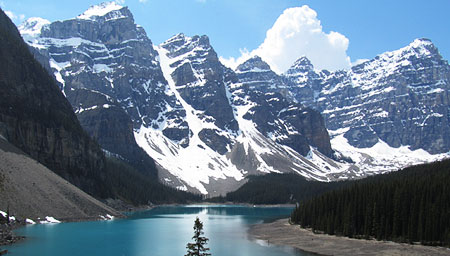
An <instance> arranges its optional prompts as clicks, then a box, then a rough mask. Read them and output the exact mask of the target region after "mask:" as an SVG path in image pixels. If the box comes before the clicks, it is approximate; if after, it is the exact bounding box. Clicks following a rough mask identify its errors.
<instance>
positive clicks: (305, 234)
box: [249, 219, 450, 256]
mask: <svg viewBox="0 0 450 256" xmlns="http://www.w3.org/2000/svg"><path fill="white" fill-rule="evenodd" d="M249 234H250V236H251V237H253V238H255V239H258V240H263V241H267V242H268V243H269V244H275V245H285V246H292V247H295V248H298V249H300V250H303V251H308V252H313V253H317V254H320V255H336V256H337V255H364V256H371V255H396V256H398V255H417V256H419V255H450V249H448V248H443V247H431V246H423V245H411V244H401V243H395V242H389V241H376V240H360V239H351V238H347V237H338V236H330V235H325V234H315V233H313V232H312V231H310V230H306V229H302V228H300V227H299V226H297V225H291V224H289V222H288V219H280V220H277V221H275V222H272V223H263V224H257V225H254V226H252V227H251V228H250V230H249Z"/></svg>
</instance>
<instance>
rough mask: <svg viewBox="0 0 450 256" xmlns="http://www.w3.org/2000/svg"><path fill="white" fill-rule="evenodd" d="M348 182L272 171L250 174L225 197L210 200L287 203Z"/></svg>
mask: <svg viewBox="0 0 450 256" xmlns="http://www.w3.org/2000/svg"><path fill="white" fill-rule="evenodd" d="M345 184H346V182H332V183H327V182H319V181H308V180H306V179H305V178H304V177H302V176H300V175H297V174H277V173H270V174H267V175H263V176H250V177H249V181H248V182H247V183H246V184H244V185H243V186H242V187H240V188H239V189H238V190H236V191H234V192H230V193H228V194H227V195H226V196H225V197H223V198H213V199H210V201H216V202H217V201H221V200H222V201H229V202H236V203H250V204H286V203H295V202H298V201H300V200H304V199H307V198H310V197H312V196H315V195H318V194H321V193H324V192H326V191H330V190H332V189H335V188H338V187H341V186H343V185H345Z"/></svg>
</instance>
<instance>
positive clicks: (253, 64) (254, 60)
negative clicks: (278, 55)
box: [236, 55, 271, 72]
mask: <svg viewBox="0 0 450 256" xmlns="http://www.w3.org/2000/svg"><path fill="white" fill-rule="evenodd" d="M236 71H238V72H249V71H252V72H256V71H259V72H261V71H271V69H270V66H269V64H267V63H266V62H265V61H263V60H262V59H261V57H259V56H257V55H256V56H253V57H251V58H250V59H248V60H246V61H245V62H244V63H242V64H241V65H239V66H238V67H237V68H236Z"/></svg>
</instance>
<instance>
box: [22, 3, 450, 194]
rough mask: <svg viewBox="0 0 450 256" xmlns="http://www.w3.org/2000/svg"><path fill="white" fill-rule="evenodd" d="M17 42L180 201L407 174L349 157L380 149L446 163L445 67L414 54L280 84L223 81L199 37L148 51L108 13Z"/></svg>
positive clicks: (299, 74)
mask: <svg viewBox="0 0 450 256" xmlns="http://www.w3.org/2000/svg"><path fill="white" fill-rule="evenodd" d="M21 33H22V36H23V37H24V38H25V39H26V41H27V42H28V43H29V45H30V46H31V47H33V48H34V52H35V55H36V56H37V57H39V60H40V61H42V62H43V63H44V66H47V69H49V70H50V72H51V73H52V74H54V76H55V78H56V79H57V80H58V82H59V83H60V87H61V89H62V90H63V92H64V93H65V95H66V97H67V98H68V100H69V101H70V103H71V104H72V107H73V109H74V111H75V113H76V114H77V116H78V119H79V120H80V121H81V124H82V125H83V127H84V128H85V129H86V130H87V131H88V132H89V134H90V135H91V136H94V137H95V138H96V139H97V140H98V141H99V143H100V145H101V146H102V148H103V149H104V150H106V151H108V152H109V153H111V154H113V155H116V156H117V157H119V158H122V159H124V160H126V161H128V163H130V164H132V165H134V166H136V163H141V164H140V166H141V169H142V168H144V167H145V166H148V165H149V164H151V163H152V160H151V158H150V157H152V158H153V159H154V161H155V162H156V165H157V166H160V167H162V168H160V170H159V174H160V179H161V180H162V181H163V182H164V183H166V184H169V185H171V186H173V187H177V188H178V189H181V190H192V191H197V192H201V193H205V194H206V193H213V194H220V193H222V194H223V193H224V192H227V191H230V190H232V189H234V188H236V186H237V185H238V184H241V183H242V182H243V180H244V178H245V177H246V176H247V175H249V174H262V173H268V172H283V173H286V172H287V173H289V172H294V173H298V174H300V175H303V176H305V177H307V178H310V179H316V180H322V181H329V180H336V179H347V178H355V177H363V176H365V175H368V174H367V173H368V171H369V170H370V169H371V168H372V167H373V166H374V165H377V168H376V169H375V171H373V172H372V173H374V172H381V171H386V170H391V169H393V168H394V169H396V168H398V167H399V165H400V166H401V165H404V164H410V162H409V161H408V163H406V162H404V161H403V160H398V159H394V158H393V159H390V160H389V161H391V160H392V161H393V162H395V163H396V164H392V165H391V167H388V165H389V164H386V163H384V162H386V161H385V160H384V159H378V158H377V159H375V157H372V156H371V154H372V153H371V152H369V153H368V152H362V153H361V155H358V157H357V156H356V155H353V154H352V153H351V152H350V150H354V149H355V150H357V149H360V148H371V147H372V146H375V145H378V143H379V142H381V141H383V143H384V142H386V143H387V144H388V145H387V147H389V150H390V149H391V148H395V147H398V146H400V145H409V146H410V147H411V149H419V148H421V149H425V150H428V151H429V152H431V153H438V152H447V151H448V150H449V148H448V138H446V137H445V135H444V134H447V133H448V132H447V131H448V126H449V125H448V82H447V81H448V64H447V63H446V62H445V61H443V60H442V58H441V57H440V56H439V55H438V53H437V50H436V49H435V48H434V46H430V44H431V43H426V41H424V40H419V41H418V42H416V41H415V43H413V44H412V45H413V46H410V47H409V48H410V50H409V51H406V52H405V53H402V52H403V49H402V50H399V52H394V53H386V54H383V55H380V56H379V57H377V58H375V59H374V60H372V61H370V62H366V63H364V64H361V65H359V66H356V67H354V68H353V69H352V70H350V71H336V72H329V71H325V70H324V71H320V72H318V71H316V70H314V67H313V65H312V64H311V62H310V61H309V60H308V59H307V58H306V57H302V58H300V59H299V60H298V61H297V62H295V63H294V65H293V67H292V68H291V69H290V70H289V71H287V72H286V73H285V74H282V75H279V74H276V73H275V72H273V71H272V70H271V69H270V66H269V65H268V64H267V63H265V62H264V61H263V60H262V59H261V58H259V57H257V56H255V57H253V58H251V59H249V60H247V61H246V62H245V63H243V64H242V65H240V66H239V67H238V68H237V69H236V70H231V69H229V68H227V67H225V66H224V65H222V64H221V63H220V61H219V59H218V57H217V54H216V52H215V51H214V48H213V47H212V46H211V44H210V42H209V39H208V37H207V36H193V37H189V36H186V35H184V34H178V35H175V36H174V37H172V38H170V39H168V40H167V41H166V42H164V43H162V44H161V45H160V46H154V45H153V44H152V42H151V41H150V39H149V38H148V37H147V35H146V33H145V31H144V30H143V28H142V27H140V26H139V25H136V24H135V23H134V19H133V16H132V14H131V13H130V11H129V10H128V8H126V7H122V6H119V5H117V4H115V3H105V4H100V5H98V6H93V7H91V8H90V9H89V10H87V11H86V12H85V13H83V14H81V15H79V16H78V17H76V18H73V19H69V20H65V21H57V22H53V23H50V22H48V21H44V20H42V19H32V20H29V21H27V22H25V23H24V24H23V25H22V26H21ZM415 44H417V45H415ZM420 45H422V46H423V47H422V46H420ZM426 45H428V46H426ZM433 49H434V50H433ZM427 52H430V54H431V55H432V56H435V57H430V58H428V57H427V56H429V54H428V53H427ZM431 55H430V56H431ZM381 60H383V63H381V62H380V61H381ZM408 63H409V64H408ZM427 70H428V71H427ZM421 72H422V73H421ZM415 74H419V75H415ZM439 81H443V82H439ZM419 91H420V92H421V93H420V95H419V94H418V92H419ZM393 99H394V100H393ZM407 109H408V112H407V114H404V112H402V111H406V110H407ZM327 128H328V129H327ZM341 128H343V129H341ZM408 130H413V132H410V133H407V131H408ZM329 131H332V135H333V136H332V139H333V138H336V137H338V136H339V135H342V136H344V137H343V140H345V141H343V142H344V143H341V142H336V143H334V144H333V143H332V142H333V141H330V136H329ZM136 144H137V145H136ZM344 144H345V146H346V147H345V148H342V147H341V146H342V145H344ZM138 145H139V146H138ZM347 145H348V147H347ZM141 148H142V149H143V150H144V151H145V152H144V151H143V150H142V149H141ZM349 148H350V149H349ZM349 152H350V153H349ZM146 154H148V156H150V157H147V158H146V157H145V155H146ZM359 156H361V157H359ZM352 157H354V158H355V159H353V161H354V162H355V163H348V162H345V161H342V159H350V158H352ZM431 158H432V156H430V159H431ZM142 159H144V160H142ZM377 161H381V162H383V163H381V164H380V162H377ZM413 161H420V159H419V160H417V158H414V160H413ZM374 162H377V163H374ZM393 162H390V163H393ZM144 169H145V168H144ZM145 172H150V170H149V171H145Z"/></svg>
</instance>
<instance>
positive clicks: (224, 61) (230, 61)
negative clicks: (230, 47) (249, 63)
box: [219, 48, 253, 70]
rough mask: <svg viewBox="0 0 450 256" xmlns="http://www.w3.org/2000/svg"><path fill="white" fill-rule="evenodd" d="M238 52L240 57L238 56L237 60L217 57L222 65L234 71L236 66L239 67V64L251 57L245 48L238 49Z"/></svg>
mask: <svg viewBox="0 0 450 256" xmlns="http://www.w3.org/2000/svg"><path fill="white" fill-rule="evenodd" d="M239 51H240V52H241V56H239V57H238V58H234V57H230V58H228V59H226V58H224V57H222V56H220V57H219V59H220V62H222V64H224V65H225V66H227V67H229V68H231V69H233V70H234V69H236V68H237V66H239V64H241V63H243V62H244V61H246V60H248V59H250V57H252V56H253V55H252V53H250V52H249V51H248V50H247V49H246V48H244V49H239Z"/></svg>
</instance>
